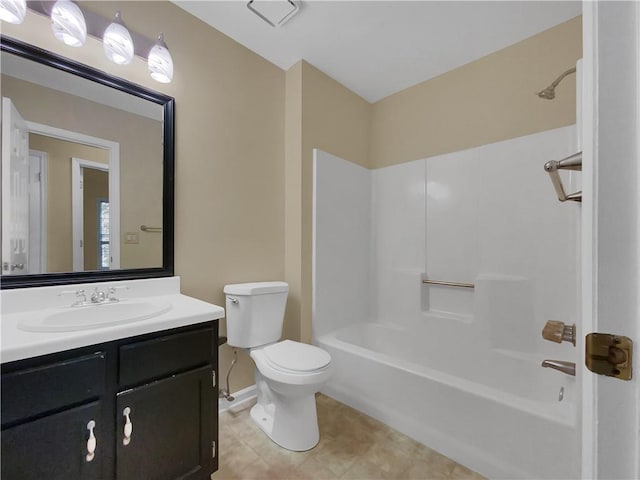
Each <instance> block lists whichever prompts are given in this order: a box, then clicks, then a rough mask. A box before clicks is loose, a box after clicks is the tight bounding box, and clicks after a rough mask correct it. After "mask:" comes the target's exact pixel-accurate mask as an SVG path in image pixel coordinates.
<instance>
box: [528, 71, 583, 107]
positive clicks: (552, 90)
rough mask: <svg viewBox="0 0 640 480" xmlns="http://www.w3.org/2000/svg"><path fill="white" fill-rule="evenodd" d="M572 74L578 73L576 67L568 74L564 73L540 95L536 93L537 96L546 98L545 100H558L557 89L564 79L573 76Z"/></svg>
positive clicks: (541, 91)
mask: <svg viewBox="0 0 640 480" xmlns="http://www.w3.org/2000/svg"><path fill="white" fill-rule="evenodd" d="M572 73H576V67H572V68H570V69H569V70H567V71H566V72H563V73H562V74H561V75H560V76H559V77H558V78H556V79H555V80H554V81H553V83H551V85H549V86H548V87H547V88H545V89H544V90H540V91H539V92H538V93H536V95H538V96H539V97H540V98H544V99H545V100H553V99H554V98H556V87H557V86H558V85H559V84H560V82H561V81H562V80H563V79H564V77H566V76H567V75H571V74H572Z"/></svg>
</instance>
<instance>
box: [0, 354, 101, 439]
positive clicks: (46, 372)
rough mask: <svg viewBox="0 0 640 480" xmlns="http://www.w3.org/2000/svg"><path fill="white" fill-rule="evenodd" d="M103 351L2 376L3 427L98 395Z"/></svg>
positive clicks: (95, 397) (99, 394)
mask: <svg viewBox="0 0 640 480" xmlns="http://www.w3.org/2000/svg"><path fill="white" fill-rule="evenodd" d="M105 383H106V354H105V352H102V351H100V352H96V353H93V354H90V355H85V356H82V357H75V358H72V359H69V360H63V361H59V362H56V363H49V364H46V365H42V366H37V367H32V368H27V369H24V370H18V371H15V372H10V373H4V374H3V375H2V403H1V412H2V413H1V414H2V426H3V427H4V426H5V425H9V424H13V423H16V422H19V421H22V420H27V419H29V418H33V417H37V416H39V415H42V414H45V413H49V412H54V411H56V410H61V409H63V408H66V407H68V406H69V405H74V404H79V403H81V402H85V401H88V400H94V399H97V398H98V397H100V396H101V395H102V394H103V393H104V391H105Z"/></svg>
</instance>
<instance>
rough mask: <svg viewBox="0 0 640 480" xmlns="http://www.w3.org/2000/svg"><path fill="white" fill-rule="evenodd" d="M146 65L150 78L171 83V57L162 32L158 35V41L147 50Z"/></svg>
mask: <svg viewBox="0 0 640 480" xmlns="http://www.w3.org/2000/svg"><path fill="white" fill-rule="evenodd" d="M148 65H149V73H150V74H151V78H153V79H154V80H156V81H158V82H160V83H171V80H173V59H172V58H171V53H170V52H169V49H168V48H167V44H166V43H164V36H163V35H162V34H160V35H159V36H158V41H157V42H156V44H155V45H154V46H153V48H152V49H151V51H150V52H149V59H148Z"/></svg>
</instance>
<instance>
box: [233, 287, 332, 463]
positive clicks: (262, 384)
mask: <svg viewBox="0 0 640 480" xmlns="http://www.w3.org/2000/svg"><path fill="white" fill-rule="evenodd" d="M287 292H288V285H287V284H286V283H284V282H258V283H245V284H234V285H227V286H225V287H224V293H225V294H226V307H227V308H226V312H227V343H228V344H229V345H231V346H233V347H240V348H244V349H246V350H247V351H248V352H249V356H250V357H251V358H252V359H253V361H254V363H255V365H256V370H255V380H256V388H257V397H258V398H257V403H256V405H254V406H253V407H252V409H251V418H252V420H253V421H254V422H255V423H256V424H257V425H258V426H259V427H260V429H261V430H262V431H263V432H264V433H265V434H266V435H267V436H268V437H269V438H271V439H272V440H273V441H274V442H275V443H277V444H278V445H280V446H281V447H283V448H286V449H288V450H294V451H304V450H309V449H311V448H313V447H314V446H315V445H317V443H318V441H319V439H320V434H319V429H318V418H317V414H316V400H315V393H316V392H318V391H319V390H320V388H321V386H322V385H323V384H324V383H325V382H326V381H327V380H328V379H329V377H330V375H331V356H330V355H329V353H328V352H326V351H324V350H323V349H321V348H318V347H316V346H313V345H308V344H305V343H300V342H295V341H292V340H283V341H278V339H279V338H280V336H281V335H282V323H283V320H284V307H285V304H286V298H287Z"/></svg>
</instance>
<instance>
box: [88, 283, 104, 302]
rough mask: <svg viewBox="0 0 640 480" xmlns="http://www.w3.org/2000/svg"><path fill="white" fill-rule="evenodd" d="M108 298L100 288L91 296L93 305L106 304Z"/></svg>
mask: <svg viewBox="0 0 640 480" xmlns="http://www.w3.org/2000/svg"><path fill="white" fill-rule="evenodd" d="M106 298H107V295H106V294H105V293H104V292H103V291H102V290H100V289H99V288H98V287H96V289H95V290H94V291H93V294H92V295H91V303H104V301H105V300H106Z"/></svg>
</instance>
